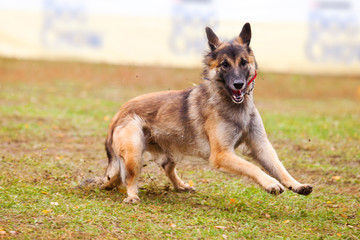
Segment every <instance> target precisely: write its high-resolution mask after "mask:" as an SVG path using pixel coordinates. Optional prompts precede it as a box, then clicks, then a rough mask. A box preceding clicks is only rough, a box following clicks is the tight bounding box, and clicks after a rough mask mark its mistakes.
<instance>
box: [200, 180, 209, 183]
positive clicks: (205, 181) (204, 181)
mask: <svg viewBox="0 0 360 240" xmlns="http://www.w3.org/2000/svg"><path fill="white" fill-rule="evenodd" d="M201 182H202V183H209V182H210V181H209V179H201Z"/></svg>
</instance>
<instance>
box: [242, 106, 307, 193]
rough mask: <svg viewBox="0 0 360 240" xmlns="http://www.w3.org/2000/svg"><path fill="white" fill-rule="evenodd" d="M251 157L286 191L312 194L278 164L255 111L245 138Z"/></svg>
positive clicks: (278, 161)
mask: <svg viewBox="0 0 360 240" xmlns="http://www.w3.org/2000/svg"><path fill="white" fill-rule="evenodd" d="M246 142H247V145H248V147H249V148H250V150H251V154H252V156H253V157H254V158H255V159H256V160H257V161H258V162H259V163H260V164H261V165H262V166H263V167H264V168H265V169H266V171H268V172H269V174H270V175H271V176H273V177H275V178H276V179H277V180H279V181H280V182H281V183H282V184H283V185H284V186H285V187H287V188H288V189H290V190H292V191H294V192H296V193H299V194H302V195H308V194H310V193H311V192H312V186H311V185H309V184H301V183H299V182H298V181H296V180H295V179H294V178H293V177H292V176H291V175H290V174H289V173H288V171H287V170H286V169H285V167H284V166H283V164H282V163H281V162H280V160H279V158H278V156H277V154H276V151H275V149H274V148H273V146H272V145H271V143H270V142H269V140H268V138H267V136H266V132H265V128H264V125H263V123H262V120H261V117H260V114H259V113H258V112H257V111H256V113H255V117H254V118H253V120H252V124H251V128H250V130H249V136H248V137H247V138H246Z"/></svg>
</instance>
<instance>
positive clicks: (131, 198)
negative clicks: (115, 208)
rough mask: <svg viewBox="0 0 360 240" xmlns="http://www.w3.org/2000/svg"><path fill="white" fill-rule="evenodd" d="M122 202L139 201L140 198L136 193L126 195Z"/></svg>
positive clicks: (131, 202)
mask: <svg viewBox="0 0 360 240" xmlns="http://www.w3.org/2000/svg"><path fill="white" fill-rule="evenodd" d="M123 202H124V203H129V204H133V203H138V202H140V198H139V197H138V196H137V195H135V196H128V197H127V198H125V199H124V201H123Z"/></svg>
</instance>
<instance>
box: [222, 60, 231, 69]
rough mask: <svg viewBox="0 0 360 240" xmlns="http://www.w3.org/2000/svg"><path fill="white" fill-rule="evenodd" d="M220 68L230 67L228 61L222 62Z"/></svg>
mask: <svg viewBox="0 0 360 240" xmlns="http://www.w3.org/2000/svg"><path fill="white" fill-rule="evenodd" d="M221 67H222V68H224V69H226V68H228V67H230V64H229V63H228V61H226V60H224V61H223V62H222V63H221Z"/></svg>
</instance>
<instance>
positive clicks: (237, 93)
mask: <svg viewBox="0 0 360 240" xmlns="http://www.w3.org/2000/svg"><path fill="white" fill-rule="evenodd" d="M231 91H232V93H233V94H234V95H236V96H241V90H233V89H231Z"/></svg>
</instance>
